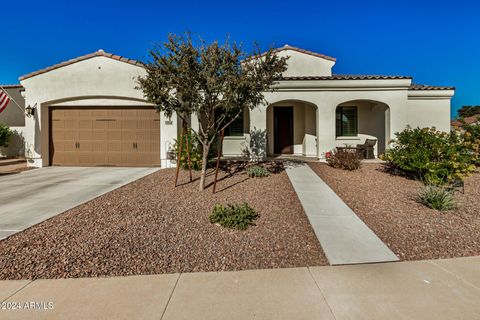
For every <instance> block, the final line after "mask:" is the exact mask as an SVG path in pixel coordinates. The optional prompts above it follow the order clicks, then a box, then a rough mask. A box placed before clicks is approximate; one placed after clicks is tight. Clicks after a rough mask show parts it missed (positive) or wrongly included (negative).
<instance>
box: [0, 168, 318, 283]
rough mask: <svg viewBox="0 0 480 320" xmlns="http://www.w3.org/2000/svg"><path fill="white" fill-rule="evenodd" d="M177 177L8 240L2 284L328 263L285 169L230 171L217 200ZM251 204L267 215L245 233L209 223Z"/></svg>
mask: <svg viewBox="0 0 480 320" xmlns="http://www.w3.org/2000/svg"><path fill="white" fill-rule="evenodd" d="M174 175H175V170H174V169H165V170H160V171H158V172H156V173H154V174H151V175H149V176H147V177H145V178H142V179H140V180H137V181H135V182H133V183H131V184H129V185H126V186H124V187H122V188H119V189H117V190H115V191H113V192H110V193H108V194H105V195H103V196H100V197H98V198H96V199H94V200H92V201H90V202H88V203H85V204H83V205H80V206H78V207H76V208H73V209H71V210H69V211H67V212H65V213H63V214H61V215H58V216H56V217H54V218H52V219H50V220H48V221H45V222H43V223H41V224H39V225H36V226H34V227H32V228H30V229H28V230H26V231H24V232H21V233H18V234H16V235H13V236H11V237H10V238H7V239H5V240H3V241H0V252H1V253H2V254H1V256H0V279H2V280H5V279H37V278H69V277H97V276H126V275H138V274H156V273H173V272H197V271H220V270H242V269H258V268H280V267H302V266H319V265H326V264H327V260H326V258H325V256H324V254H323V252H322V249H321V247H320V244H319V243H318V240H317V238H316V236H315V234H314V232H313V230H312V228H311V226H310V224H309V222H308V220H307V218H306V216H305V213H304V212H303V209H302V207H301V205H300V202H299V200H298V198H297V196H296V194H295V192H294V190H293V188H292V186H291V184H290V181H289V180H288V177H287V175H286V173H285V172H284V171H281V172H280V173H277V174H271V175H270V176H269V177H266V178H256V179H253V178H248V176H247V174H246V173H245V171H241V172H238V173H235V174H233V175H232V176H228V175H227V174H226V173H222V174H221V175H220V179H221V181H220V182H219V183H218V184H217V193H216V194H214V195H212V188H211V187H209V189H207V190H205V191H203V192H200V191H198V181H195V182H194V183H186V182H187V181H188V173H187V172H181V176H180V182H181V185H180V186H179V187H177V188H175V189H174V188H173V178H174ZM195 178H197V175H195ZM212 180H213V174H212V173H210V175H209V177H208V180H207V182H211V181H212ZM245 201H246V202H248V203H249V204H250V205H251V206H252V207H253V208H254V209H255V210H257V212H258V213H259V214H260V217H259V218H258V219H257V220H256V221H255V223H256V225H255V226H251V227H249V228H248V229H247V230H246V231H233V230H230V229H226V228H224V227H221V226H218V225H215V224H211V223H210V222H209V221H208V215H209V213H210V211H211V209H212V207H213V206H214V204H216V203H222V204H226V203H243V202H245Z"/></svg>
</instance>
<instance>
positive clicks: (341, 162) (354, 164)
mask: <svg viewBox="0 0 480 320" xmlns="http://www.w3.org/2000/svg"><path fill="white" fill-rule="evenodd" d="M327 163H328V164H329V165H330V166H332V167H334V168H337V169H343V170H350V171H353V170H357V169H358V168H360V158H359V157H358V155H357V154H356V153H354V152H348V151H345V150H337V151H332V153H331V155H330V156H329V157H327Z"/></svg>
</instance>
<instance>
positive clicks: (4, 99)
mask: <svg viewBox="0 0 480 320" xmlns="http://www.w3.org/2000/svg"><path fill="white" fill-rule="evenodd" d="M9 102H10V97H9V96H8V94H7V93H6V92H5V91H4V90H3V89H2V88H1V87H0V113H2V111H3V110H5V108H6V107H7V104H8V103H9Z"/></svg>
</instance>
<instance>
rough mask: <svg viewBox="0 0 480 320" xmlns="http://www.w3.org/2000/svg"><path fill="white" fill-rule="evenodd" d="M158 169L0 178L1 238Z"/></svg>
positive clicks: (55, 171)
mask: <svg viewBox="0 0 480 320" xmlns="http://www.w3.org/2000/svg"><path fill="white" fill-rule="evenodd" d="M157 170H158V168H117V167H115V168H112V167H108V168H103V167H102V168H100V167H90V168H79V167H45V168H41V169H35V170H31V171H26V172H22V173H18V174H14V175H7V176H0V190H1V191H0V239H4V238H6V237H8V236H10V235H12V234H15V233H17V232H20V231H22V230H25V229H26V228H29V227H31V226H33V225H35V224H37V223H40V222H42V221H45V220H46V219H49V218H51V217H53V216H55V215H57V214H59V213H62V212H64V211H66V210H68V209H71V208H73V207H76V206H78V205H80V204H82V203H84V202H87V201H89V200H91V199H93V198H96V197H98V196H100V195H102V194H104V193H107V192H109V191H112V190H114V189H116V188H118V187H121V186H123V185H125V184H127V183H130V182H132V181H134V180H137V179H139V178H141V177H144V176H145V175H147V174H150V173H153V172H155V171H157Z"/></svg>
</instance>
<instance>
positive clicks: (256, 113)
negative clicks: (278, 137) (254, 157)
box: [247, 105, 267, 158]
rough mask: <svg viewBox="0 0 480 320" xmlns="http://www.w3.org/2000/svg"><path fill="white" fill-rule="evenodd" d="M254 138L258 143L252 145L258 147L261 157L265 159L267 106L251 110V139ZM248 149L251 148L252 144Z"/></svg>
mask: <svg viewBox="0 0 480 320" xmlns="http://www.w3.org/2000/svg"><path fill="white" fill-rule="evenodd" d="M254 137H255V139H256V140H258V141H252V142H251V143H254V144H255V145H256V146H257V147H258V149H259V150H258V151H259V156H261V157H262V158H265V157H266V156H267V106H264V105H261V106H258V107H257V108H255V109H253V110H250V139H252V138H254ZM250 139H247V141H249V140H250ZM259 144H260V145H259ZM247 147H248V148H250V143H249V145H248V146H247Z"/></svg>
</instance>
